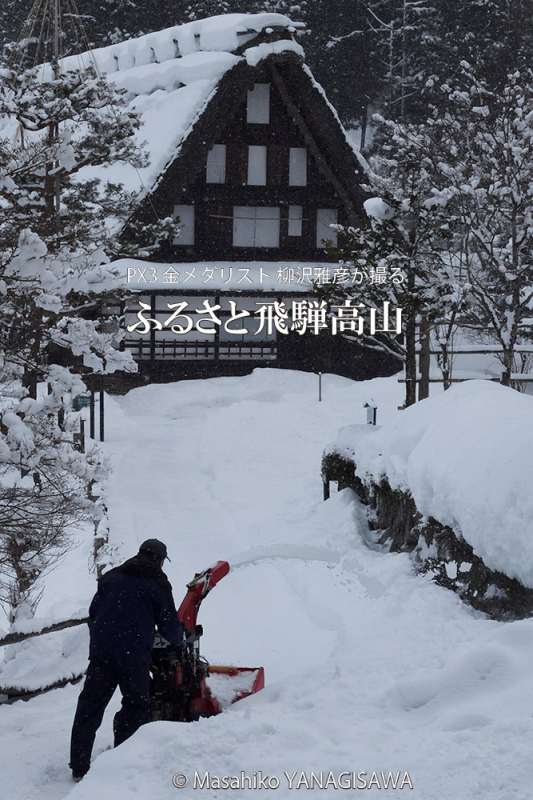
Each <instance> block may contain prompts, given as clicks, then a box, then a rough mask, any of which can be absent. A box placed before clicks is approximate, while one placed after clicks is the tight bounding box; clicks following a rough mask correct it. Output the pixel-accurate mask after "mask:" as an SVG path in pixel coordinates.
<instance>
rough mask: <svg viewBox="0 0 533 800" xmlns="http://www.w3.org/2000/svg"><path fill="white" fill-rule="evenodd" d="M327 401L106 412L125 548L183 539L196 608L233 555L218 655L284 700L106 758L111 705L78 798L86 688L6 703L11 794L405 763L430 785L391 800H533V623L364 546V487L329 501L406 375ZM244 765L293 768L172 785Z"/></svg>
mask: <svg viewBox="0 0 533 800" xmlns="http://www.w3.org/2000/svg"><path fill="white" fill-rule="evenodd" d="M324 390H325V400H324V402H323V403H320V404H319V403H318V402H317V398H316V377H314V376H311V375H306V374H303V373H295V372H280V371H276V370H258V371H256V372H255V373H254V374H253V375H251V376H246V377H244V378H237V379H229V378H220V379H213V380H209V381H190V382H181V383H179V384H172V385H163V386H149V387H146V388H143V389H139V390H135V391H133V392H130V393H129V394H128V395H127V396H126V397H124V398H120V399H116V400H114V401H111V402H110V403H109V418H108V425H107V430H108V447H109V450H110V451H111V454H112V457H113V460H114V462H115V474H114V479H113V484H112V487H111V491H110V497H109V499H110V509H111V523H112V534H113V540H114V542H115V543H116V544H117V545H118V546H119V547H120V552H121V556H123V557H127V556H129V555H130V554H131V553H133V552H134V551H135V550H136V548H137V546H138V544H139V543H140V542H141V541H142V540H143V539H145V538H147V537H151V536H157V537H159V538H161V539H163V540H165V541H166V542H167V544H168V547H169V554H170V557H171V559H172V562H171V564H170V565H169V569H168V573H169V577H170V578H171V581H172V583H173V586H174V593H175V596H176V600H177V601H178V602H179V600H180V599H181V597H182V594H183V587H184V585H185V583H186V582H187V580H189V579H190V577H191V575H192V574H193V573H194V572H195V571H196V570H200V569H203V568H204V567H206V566H208V565H209V564H210V563H212V562H213V561H215V560H217V559H219V558H224V559H227V560H229V561H230V562H231V563H232V564H233V566H234V569H233V571H232V573H230V575H229V576H228V577H227V578H226V579H225V580H224V581H223V582H222V583H220V584H219V586H217V587H216V589H215V590H214V591H213V593H212V594H211V595H210V596H209V598H208V599H207V600H206V601H205V603H204V606H203V607H202V612H201V622H202V623H203V625H204V629H205V631H206V635H205V641H204V644H203V651H204V654H205V655H206V656H207V658H208V659H210V660H211V661H213V662H217V663H234V664H241V665H244V666H255V665H259V664H263V665H264V666H265V669H266V680H267V688H266V689H265V691H264V692H262V693H260V694H259V695H257V696H256V697H254V698H250V699H248V700H246V701H243V702H242V703H239V704H237V705H235V706H233V707H232V708H231V709H230V710H228V711H227V712H225V713H224V714H223V715H221V716H219V717H217V718H214V719H211V720H202V721H201V722H199V723H195V724H191V725H179V724H175V723H155V724H152V725H149V726H146V727H145V728H143V729H141V730H140V731H139V732H138V733H137V734H136V735H135V736H134V737H133V738H132V739H131V740H130V741H128V742H126V743H125V744H124V745H122V746H121V747H120V748H119V749H117V750H116V751H110V752H103V753H102V752H101V751H102V750H103V749H104V748H105V747H107V746H108V745H109V744H110V741H111V731H110V729H111V714H112V712H113V709H110V711H109V713H108V714H107V715H106V719H105V720H104V727H103V729H102V731H101V733H100V735H99V737H98V740H97V750H96V752H97V753H100V755H98V757H97V758H96V759H95V761H94V763H93V768H92V770H91V772H90V773H89V775H88V776H87V777H86V778H85V779H84V781H82V783H80V784H79V785H77V786H75V787H73V788H72V787H71V784H69V782H68V772H67V770H66V767H65V761H66V753H67V745H68V734H69V727H70V723H71V717H72V714H73V711H74V704H75V699H76V696H77V694H78V691H79V687H71V688H68V689H63V690H59V691H56V692H52V693H50V694H49V695H47V696H44V697H42V698H40V699H37V700H34V701H31V703H29V704H21V703H18V704H15V705H13V706H10V707H7V708H6V707H3V708H0V752H1V753H2V761H4V760H5V762H6V763H5V765H4V764H2V784H3V785H2V796H5V797H9V798H13V799H14V800H37V798H40V800H60V798H63V797H65V796H66V795H67V794H68V797H69V798H71V800H133V799H134V798H136V799H137V798H142V800H148V799H149V800H170V798H177V797H180V798H184V800H193V798H198V800H214V799H215V798H222V797H232V798H238V799H239V800H241V799H243V800H244V798H251V797H257V798H260V800H275V799H276V798H279V799H280V800H281V799H283V800H289V799H290V798H292V797H295V796H298V792H295V791H290V790H289V789H288V788H287V783H286V781H285V779H284V777H283V773H284V771H288V772H291V773H292V772H294V771H295V770H311V769H312V770H315V771H319V770H324V771H328V770H335V771H352V770H354V771H363V770H366V771H367V772H369V773H370V772H371V771H372V770H377V771H382V770H383V771H388V770H393V771H396V770H401V771H404V770H407V771H409V773H410V776H411V778H412V781H413V783H414V786H415V788H414V790H413V791H410V790H409V789H408V788H406V789H404V790H403V791H402V792H399V791H387V792H378V794H380V796H384V797H387V798H389V797H390V798H397V797H411V798H414V800H474V798H476V800H477V798H483V800H508V799H510V798H512V799H513V800H526V798H527V800H530V797H531V788H530V779H531V749H532V746H533V676H532V670H531V664H532V663H533V624H531V623H530V622H529V621H524V622H519V623H513V624H507V625H504V624H499V623H494V622H490V621H488V620H486V619H484V618H482V617H481V616H479V615H476V614H475V613H473V612H471V611H470V610H469V609H467V608H465V607H464V606H462V605H461V603H460V602H459V600H458V599H457V597H456V596H455V595H453V594H452V593H451V592H447V591H445V590H443V589H440V588H438V587H436V586H435V585H433V584H432V583H431V582H430V581H429V580H428V579H426V578H423V577H420V576H417V575H415V574H414V573H413V571H412V568H411V564H410V561H409V558H408V557H407V556H406V555H388V554H384V553H382V552H379V551H376V550H375V549H370V548H369V547H367V546H366V544H365V541H364V535H365V533H366V529H365V523H364V515H363V514H362V512H361V508H360V506H359V504H358V503H357V501H356V500H355V498H354V497H353V495H352V493H351V492H350V491H344V492H341V493H339V494H334V495H333V496H332V499H331V500H330V501H328V502H327V503H323V502H322V501H321V491H322V487H321V482H320V474H319V467H320V456H321V452H322V449H323V447H324V446H325V445H326V444H327V443H328V442H329V441H330V440H332V439H333V438H334V437H335V433H336V431H337V429H338V428H339V427H340V426H343V425H348V424H351V423H354V422H360V421H362V418H363V409H362V407H361V404H362V403H363V402H364V401H365V400H368V399H369V398H370V397H373V398H374V399H375V400H376V401H377V403H378V405H379V408H380V411H379V413H380V419H383V418H384V417H386V416H389V415H391V414H393V413H395V411H394V409H395V408H396V406H397V405H398V403H399V401H400V389H399V387H398V385H397V384H396V382H395V380H394V379H388V380H378V381H372V382H370V383H367V384H361V383H359V384H357V383H353V382H351V381H347V380H343V379H340V378H335V377H331V376H326V379H325V387H324ZM356 528H358V530H359V534H360V535H357V533H356ZM117 700H118V698H115V700H114V703H115V704H116V702H117ZM241 770H244V771H245V772H247V773H248V774H250V775H251V774H253V773H254V772H257V771H260V770H261V771H262V772H263V774H264V775H270V776H278V777H279V778H280V779H281V787H280V788H279V789H278V790H277V791H272V790H267V791H265V790H261V791H260V790H258V791H253V790H246V789H244V790H242V791H241V790H234V791H224V790H218V791H217V790H210V791H209V790H200V789H196V790H194V789H193V788H191V787H189V788H188V789H185V790H178V789H176V788H174V787H173V786H172V782H171V776H172V774H173V773H177V772H182V773H185V774H187V775H188V776H189V778H190V780H192V778H193V776H194V772H195V771H198V772H199V773H202V774H203V773H204V772H205V771H210V773H211V775H212V776H224V775H239V774H240V772H241ZM69 789H70V790H71V791H70V792H69ZM327 794H328V795H330V794H331V795H333V794H334V792H333V790H332V791H329V792H327ZM336 794H337V795H338V796H340V797H350V798H356V797H360V796H367V795H370V794H371V792H370V790H360V791H357V790H342V791H339V792H338V793H336ZM324 795H325V793H323V792H320V791H316V792H314V793H312V794H311V796H318V797H320V796H324ZM302 796H309V795H306V794H305V792H304V794H303V795H302Z"/></svg>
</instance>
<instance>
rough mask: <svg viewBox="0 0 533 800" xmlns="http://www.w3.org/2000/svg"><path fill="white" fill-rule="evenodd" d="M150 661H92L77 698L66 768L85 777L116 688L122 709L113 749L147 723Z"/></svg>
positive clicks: (117, 723) (129, 659) (94, 659)
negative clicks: (118, 689)
mask: <svg viewBox="0 0 533 800" xmlns="http://www.w3.org/2000/svg"><path fill="white" fill-rule="evenodd" d="M149 667H150V662H149V661H147V660H146V659H144V658H141V659H139V658H138V657H132V656H131V655H130V656H129V657H128V656H123V657H122V658H121V659H116V658H113V659H108V658H99V659H98V658H92V659H91V660H90V661H89V668H88V670H87V676H86V678H85V684H84V686H83V689H82V691H81V694H80V696H79V699H78V705H77V708H76V715H75V717H74V724H73V726H72V737H71V743H70V767H71V769H72V771H73V772H74V773H75V774H77V775H83V774H85V773H86V772H87V771H88V769H89V766H90V763H91V752H92V749H93V744H94V739H95V737H96V731H97V730H98V728H99V727H100V724H101V722H102V718H103V716H104V711H105V710H106V707H107V704H108V703H109V701H110V700H111V697H112V696H113V693H114V691H115V689H116V688H117V686H118V687H119V688H120V691H121V692H122V708H121V709H120V711H118V712H117V713H116V714H115V718H114V720H113V730H114V733H115V747H118V745H119V744H121V743H122V742H124V741H125V740H126V739H128V738H129V737H130V736H132V734H134V733H135V731H136V730H137V728H139V727H140V726H141V725H144V723H146V722H149V721H150V672H149Z"/></svg>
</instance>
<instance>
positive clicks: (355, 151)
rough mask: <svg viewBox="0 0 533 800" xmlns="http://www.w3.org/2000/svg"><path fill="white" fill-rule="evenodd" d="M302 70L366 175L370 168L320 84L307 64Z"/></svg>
mask: <svg viewBox="0 0 533 800" xmlns="http://www.w3.org/2000/svg"><path fill="white" fill-rule="evenodd" d="M303 68H304V71H305V73H306V75H307V76H308V77H309V79H310V81H311V83H312V84H313V86H314V88H315V89H316V90H317V92H319V93H320V94H321V95H322V97H323V98H324V102H325V103H326V105H327V106H328V108H329V110H330V111H331V113H332V114H333V116H334V117H335V119H336V121H337V124H338V126H339V128H340V129H341V131H342V134H343V136H344V140H345V142H346V144H347V145H348V147H349V148H350V150H351V151H352V152H353V154H354V156H355V157H356V159H357V161H358V162H359V166H360V167H361V169H362V170H363V172H364V173H365V174H368V173H369V172H370V167H369V164H368V161H367V160H366V158H365V157H364V156H363V154H362V153H361V151H360V150H359V148H357V147H356V146H355V145H354V143H353V142H352V141H351V140H350V137H349V136H348V133H347V131H346V128H345V127H344V125H343V124H342V122H341V119H340V117H339V114H338V112H337V109H336V108H335V106H334V105H333V104H332V103H331V102H330V100H329V98H328V96H327V94H326V91H325V89H324V87H323V86H322V84H320V83H319V82H318V81H317V79H316V78H315V76H314V75H313V73H312V72H311V70H310V68H309V67H308V66H307V64H304V65H303Z"/></svg>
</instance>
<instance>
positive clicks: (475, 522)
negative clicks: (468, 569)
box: [332, 381, 533, 588]
mask: <svg viewBox="0 0 533 800" xmlns="http://www.w3.org/2000/svg"><path fill="white" fill-rule="evenodd" d="M332 450H333V451H334V452H336V453H338V454H339V455H341V456H344V457H346V458H349V459H350V460H353V461H354V462H355V463H356V469H357V477H358V478H360V479H361V480H362V481H363V483H365V484H367V485H369V486H370V485H376V484H379V483H382V482H384V481H386V482H387V483H388V485H389V486H390V487H391V488H392V489H393V490H398V491H400V492H402V493H405V494H408V495H410V496H411V497H412V498H413V501H414V503H415V505H416V508H417V510H418V511H419V512H420V514H421V515H423V517H426V518H429V517H432V518H433V519H435V520H437V521H438V522H440V523H441V524H442V525H444V526H448V527H449V528H451V529H452V530H453V531H454V532H455V534H456V535H457V536H459V537H463V538H464V540H465V541H466V542H467V543H468V544H469V545H470V546H471V547H472V549H473V551H474V553H475V554H476V555H477V556H479V558H481V560H482V561H483V563H484V564H485V565H486V566H487V567H488V568H489V569H492V570H496V571H498V572H502V573H504V574H505V575H506V576H508V577H510V578H516V579H517V580H518V581H520V583H522V584H523V585H524V586H526V587H528V588H533V485H532V484H533V398H532V397H530V396H527V395H523V394H520V393H518V392H516V391H514V390H513V389H509V388H505V387H503V386H500V385H498V384H494V383H490V382H488V381H468V382H466V383H464V384H460V385H458V386H456V387H454V388H452V389H450V390H448V391H447V392H445V393H443V394H439V395H438V396H436V397H434V398H431V399H428V400H425V401H423V402H421V403H417V404H416V405H414V406H411V407H410V408H408V409H406V410H405V411H403V412H402V413H401V414H399V415H398V416H397V417H396V418H395V419H394V421H393V422H392V423H391V424H388V425H387V426H385V427H383V428H379V427H378V428H371V427H370V426H351V427H349V428H345V429H343V430H341V431H340V433H339V436H338V439H337V441H336V443H335V445H334V446H333V448H332Z"/></svg>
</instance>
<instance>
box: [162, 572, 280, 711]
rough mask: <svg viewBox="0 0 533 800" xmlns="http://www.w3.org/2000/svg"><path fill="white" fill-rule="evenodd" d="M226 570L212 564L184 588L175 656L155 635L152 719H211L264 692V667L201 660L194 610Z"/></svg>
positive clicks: (199, 626) (200, 630)
mask: <svg viewBox="0 0 533 800" xmlns="http://www.w3.org/2000/svg"><path fill="white" fill-rule="evenodd" d="M229 570H230V566H229V564H228V562H227V561H217V563H216V564H214V565H213V566H212V567H210V568H209V569H206V570H205V571H204V572H199V573H197V574H196V575H195V576H194V578H193V579H192V581H191V582H190V583H188V584H187V594H186V595H185V597H184V599H183V601H182V603H181V605H180V607H179V609H178V619H179V620H180V622H181V623H182V625H183V626H184V628H185V644H184V647H183V648H182V649H181V650H180V651H178V652H176V650H175V648H172V647H170V645H169V644H168V642H166V640H165V639H163V638H162V637H161V636H159V635H156V640H155V642H154V649H153V658H152V668H151V673H152V688H151V697H152V719H153V720H174V721H177V722H192V721H194V720H197V719H199V717H212V716H213V715H215V714H220V712H221V711H223V710H224V708H226V707H227V706H228V705H231V704H232V703H236V702H237V701H238V700H242V699H243V698H244V697H249V696H250V695H251V694H255V693H256V692H259V691H260V690H261V689H263V688H264V685H265V673H264V669H263V667H232V666H215V665H213V664H208V662H207V661H206V660H205V659H204V658H202V656H201V655H200V638H201V636H202V634H203V629H202V626H201V625H198V624H197V621H196V620H197V616H198V610H199V608H200V605H201V603H202V600H203V599H204V597H206V595H207V594H208V593H209V592H210V591H211V589H213V587H214V586H216V585H217V583H218V582H219V581H220V580H222V578H224V577H225V576H226V575H227V574H228V572H229Z"/></svg>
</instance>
